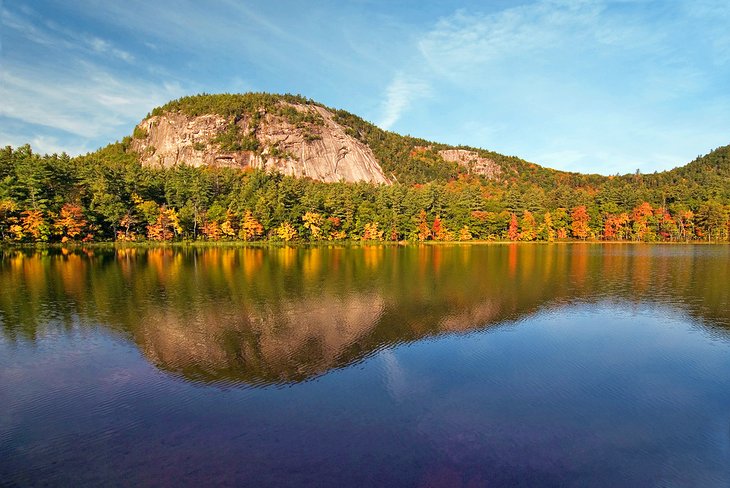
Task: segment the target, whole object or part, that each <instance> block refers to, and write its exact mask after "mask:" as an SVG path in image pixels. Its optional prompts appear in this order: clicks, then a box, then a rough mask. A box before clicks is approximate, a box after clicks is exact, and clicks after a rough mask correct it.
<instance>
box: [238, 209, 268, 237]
mask: <svg viewBox="0 0 730 488" xmlns="http://www.w3.org/2000/svg"><path fill="white" fill-rule="evenodd" d="M263 233H264V226H263V225H261V222H259V221H258V220H256V217H254V216H253V213H251V211H250V210H246V213H244V214H243V221H242V222H241V229H240V230H239V231H238V237H240V238H241V239H243V240H244V241H253V240H254V239H256V238H257V237H259V236H261V235H262V234H263Z"/></svg>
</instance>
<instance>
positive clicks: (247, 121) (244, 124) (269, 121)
mask: <svg viewBox="0 0 730 488" xmlns="http://www.w3.org/2000/svg"><path fill="white" fill-rule="evenodd" d="M131 149H132V150H133V151H135V152H137V153H139V157H140V161H141V162H142V164H144V165H146V166H149V167H160V168H169V167H173V166H175V165H177V164H181V163H184V164H187V165H192V166H196V167H197V166H215V167H232V168H240V169H246V168H251V169H263V170H267V171H278V172H280V173H282V174H286V175H290V176H295V177H309V178H312V179H313V180H317V181H324V182H336V181H346V182H359V181H365V182H368V183H385V184H390V183H394V182H401V183H406V184H410V183H427V182H428V181H434V180H448V179H453V178H456V177H458V176H459V175H463V174H473V175H477V176H481V177H485V178H488V179H492V180H497V181H502V180H509V179H515V178H518V179H519V178H527V179H536V178H538V179H539V178H542V179H546V178H547V179H551V177H552V179H555V178H558V179H562V180H567V179H571V178H579V179H580V178H582V177H581V176H580V175H578V174H577V173H565V172H562V171H556V170H550V169H547V168H542V167H540V166H538V165H536V164H532V163H528V162H526V161H523V160H521V159H519V158H514V157H507V156H503V155H501V154H497V153H494V152H490V151H485V150H482V149H475V148H469V147H454V146H449V145H445V144H438V143H434V142H429V141H425V140H422V139H417V138H413V137H409V136H401V135H398V134H395V133H392V132H387V131H384V130H382V129H380V128H378V127H377V126H375V125H373V124H370V123H368V122H366V121H364V120H363V119H361V118H359V117H357V116H355V115H353V114H350V113H348V112H345V111H343V110H335V109H331V108H329V107H325V106H324V105H321V104H319V103H317V102H314V101H313V100H309V99H305V98H303V97H300V96H294V95H272V94H267V93H246V94H235V95H234V94H223V95H196V96H190V97H184V98H180V99H178V100H174V101H171V102H169V103H167V104H165V105H163V106H162V107H158V108H156V109H154V110H153V111H152V112H151V114H150V115H149V116H148V117H146V118H145V119H144V120H143V121H142V122H141V123H140V124H139V125H137V127H135V130H134V136H133V140H132V144H131Z"/></svg>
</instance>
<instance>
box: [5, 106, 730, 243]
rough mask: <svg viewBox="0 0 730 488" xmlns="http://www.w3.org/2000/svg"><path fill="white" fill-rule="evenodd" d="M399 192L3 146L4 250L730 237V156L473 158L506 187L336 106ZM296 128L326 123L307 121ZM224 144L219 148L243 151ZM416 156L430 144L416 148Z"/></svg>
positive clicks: (109, 151)
mask: <svg viewBox="0 0 730 488" xmlns="http://www.w3.org/2000/svg"><path fill="white" fill-rule="evenodd" d="M281 99H284V100H287V101H290V102H296V103H305V104H312V103H315V102H313V101H311V100H307V99H304V98H301V97H297V96H293V95H282V96H273V95H268V94H247V95H218V96H197V97H185V98H182V99H180V100H175V101H172V102H170V103H168V104H167V105H165V106H163V107H160V108H157V109H155V111H153V114H154V113H162V112H164V111H166V110H168V111H169V110H177V111H183V112H186V113H189V114H201V113H221V114H224V115H226V116H231V117H233V118H235V117H239V116H242V115H243V114H249V115H250V114H256V113H261V111H262V110H279V111H282V109H281V106H280V105H277V101H278V100H281ZM333 112H334V113H335V117H336V121H337V122H338V123H339V124H341V125H342V126H344V127H345V128H346V130H347V132H348V133H349V134H351V135H352V136H353V137H356V138H358V139H359V140H361V141H362V142H364V143H366V144H367V145H368V146H369V147H370V148H371V149H372V151H373V153H374V155H375V156H376V157H377V159H378V161H379V162H380V163H381V166H382V168H383V170H384V171H385V172H386V173H388V174H390V175H392V176H393V179H394V180H395V181H396V183H394V184H392V185H375V184H367V183H344V182H340V183H321V182H317V181H313V180H309V179H297V178H293V177H290V176H284V175H281V174H279V173H267V172H265V171H262V170H251V169H246V170H241V169H231V168H218V167H212V166H211V167H192V166H188V165H185V164H180V165H177V166H175V167H173V168H167V169H162V168H150V167H144V166H143V165H142V164H141V163H140V162H139V158H138V157H137V155H136V154H135V153H134V152H133V151H131V148H130V145H131V141H132V139H131V138H129V137H127V138H125V139H123V140H122V141H121V142H117V143H114V144H110V145H109V146H107V147H105V148H102V149H100V150H98V151H96V152H93V153H90V154H87V155H83V156H78V157H70V156H68V155H66V154H60V155H59V154H52V155H40V154H36V153H35V152H34V151H33V150H32V148H31V147H30V146H28V145H25V146H21V147H17V148H13V147H10V146H8V147H5V148H4V149H0V240H2V242H4V243H6V244H12V243H16V244H22V243H46V242H47V243H54V242H56V243H67V242H89V241H106V242H112V241H116V242H136V241H201V240H202V241H262V240H269V241H284V242H292V241H323V240H337V241H341V240H364V241H402V240H407V241H427V240H434V241H466V240H489V241H499V240H508V241H555V240H601V241H648V242H658V241H671V242H685V241H710V242H717V241H728V240H729V239H730V146H724V147H721V148H718V149H716V150H715V151H712V152H711V153H709V154H707V155H705V156H701V157H698V158H697V159H695V160H694V161H692V162H691V163H689V164H687V165H685V166H682V167H679V168H675V169H673V170H670V171H664V172H661V173H653V174H641V173H640V172H639V171H637V172H636V173H635V174H629V175H615V176H601V175H584V174H579V173H567V172H562V171H556V170H552V169H549V168H545V167H542V166H539V165H536V164H533V163H529V162H527V161H523V160H521V159H519V158H516V157H511V156H503V155H500V154H497V153H494V152H491V151H485V150H482V149H474V148H465V147H464V148H465V149H469V150H473V151H476V152H478V153H479V154H480V155H483V156H484V157H488V158H490V159H491V160H493V161H495V162H496V163H497V164H499V165H500V167H501V168H502V175H503V176H502V177H501V178H500V179H498V180H496V179H488V178H486V177H484V176H480V175H476V174H470V173H469V171H468V170H467V169H465V168H464V167H463V166H460V165H458V164H456V163H448V162H446V161H444V160H443V159H442V158H440V157H439V156H438V153H437V150H439V149H443V148H449V147H451V146H446V145H443V144H437V143H433V142H429V141H424V140H421V139H417V138H413V137H409V136H401V135H398V134H395V133H392V132H387V131H383V130H382V129H379V128H377V127H376V126H374V125H372V124H369V123H368V122H365V121H364V120H362V119H360V118H359V117H357V116H355V115H352V114H349V113H347V112H345V111H341V110H333ZM283 115H285V116H287V117H292V118H295V119H296V118H297V117H299V119H301V120H299V119H296V122H297V123H302V124H316V123H318V121H317V120H309V119H307V118H302V117H301V115H300V114H299V113H297V112H296V111H291V113H289V112H286V111H285V112H283ZM239 142H240V141H238V142H237V141H233V142H231V141H227V140H226V141H224V140H221V141H220V143H221V144H229V143H230V144H233V143H236V144H238V143H239ZM414 148H427V149H426V150H414Z"/></svg>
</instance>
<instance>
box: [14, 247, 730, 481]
mask: <svg viewBox="0 0 730 488" xmlns="http://www.w3.org/2000/svg"><path fill="white" fill-rule="evenodd" d="M729 282H730V246H711V245H643V244H636V245H631V244H606V245H601V244H544V245H531V244H504V245H502V244H496V245H478V244H474V245H420V246H418V245H412V246H398V245H392V246H351V247H348V246H331V247H311V248H306V247H270V248H263V247H262V248H255V247H248V248H240V247H231V248H225V247H213V248H193V249H186V248H158V249H143V248H139V249H138V248H126V249H117V250H113V249H109V250H103V249H100V248H90V249H85V250H77V251H67V250H61V249H54V250H45V251H38V252H36V251H29V250H5V251H0V331H1V333H0V480H2V481H0V484H5V485H9V486H38V485H51V486H117V485H118V486H140V485H145V486H146V485H154V486H181V485H187V486H200V485H211V484H217V485H229V486H337V487H340V486H415V487H421V486H423V487H426V486H449V487H451V486H465V487H477V486H701V487H714V486H723V487H726V486H729V485H730V310H729V309H730V293H729V292H728V283H729Z"/></svg>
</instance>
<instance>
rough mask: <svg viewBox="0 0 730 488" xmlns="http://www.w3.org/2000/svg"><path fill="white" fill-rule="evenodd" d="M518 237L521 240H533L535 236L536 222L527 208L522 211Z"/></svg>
mask: <svg viewBox="0 0 730 488" xmlns="http://www.w3.org/2000/svg"><path fill="white" fill-rule="evenodd" d="M519 238H520V240H522V241H534V240H535V239H536V238H537V224H536V223H535V217H534V216H533V215H532V212H530V211H529V210H525V211H524V212H523V215H522V225H521V229H520V236H519Z"/></svg>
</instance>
